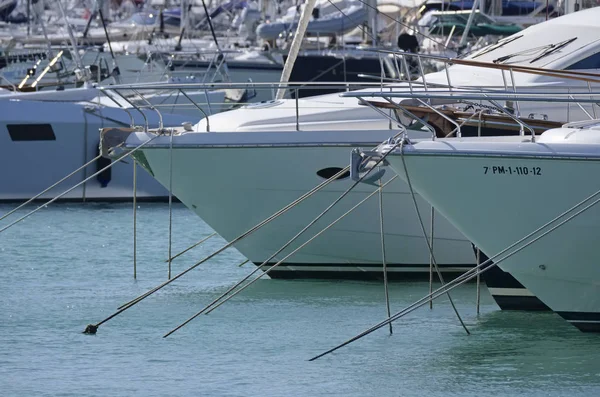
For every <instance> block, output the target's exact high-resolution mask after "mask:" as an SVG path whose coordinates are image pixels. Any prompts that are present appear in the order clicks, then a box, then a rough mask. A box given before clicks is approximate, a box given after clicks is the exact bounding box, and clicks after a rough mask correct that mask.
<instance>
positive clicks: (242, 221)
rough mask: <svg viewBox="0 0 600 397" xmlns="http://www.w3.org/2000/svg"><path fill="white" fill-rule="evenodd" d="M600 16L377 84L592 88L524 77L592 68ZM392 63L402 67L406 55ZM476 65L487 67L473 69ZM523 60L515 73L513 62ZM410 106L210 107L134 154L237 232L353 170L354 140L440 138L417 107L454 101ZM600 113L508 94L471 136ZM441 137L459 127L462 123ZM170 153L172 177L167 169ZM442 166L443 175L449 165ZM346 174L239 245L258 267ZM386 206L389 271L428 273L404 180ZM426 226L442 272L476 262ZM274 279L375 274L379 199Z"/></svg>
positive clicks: (220, 226)
mask: <svg viewBox="0 0 600 397" xmlns="http://www.w3.org/2000/svg"><path fill="white" fill-rule="evenodd" d="M598 18H600V9H590V10H586V11H581V12H578V13H574V14H570V15H567V16H564V17H560V18H556V19H554V20H551V21H549V22H546V23H542V24H539V25H535V26H532V27H530V28H527V29H525V30H523V31H521V32H519V33H518V34H516V35H513V36H510V37H507V38H505V39H503V40H501V41H500V42H498V43H497V44H495V45H493V46H489V47H487V48H484V49H482V50H480V51H479V52H477V53H475V54H472V55H471V56H469V57H468V58H467V59H466V60H467V61H468V62H471V64H459V62H458V61H455V62H454V64H452V63H453V62H452V60H450V61H447V63H448V64H452V65H451V66H449V67H448V68H447V69H446V70H445V71H441V72H437V73H432V74H427V75H424V76H421V77H419V78H418V79H417V80H413V81H408V82H402V83H400V82H399V83H393V84H388V85H384V86H382V87H380V88H378V90H381V91H386V92H387V91H390V92H395V93H403V92H415V91H419V90H420V91H422V92H423V95H427V94H428V93H430V92H431V90H433V89H437V90H445V91H446V92H448V91H449V90H462V91H469V90H472V89H475V88H477V89H478V90H480V89H482V88H478V87H483V89H487V90H501V91H506V90H509V91H511V90H512V91H514V90H516V91H519V92H521V91H531V92H533V93H537V94H538V95H540V94H541V96H543V93H544V92H551V91H553V92H556V91H557V90H562V91H563V92H582V91H583V92H585V91H587V90H588V89H592V88H593V87H594V86H595V84H596V83H591V84H590V85H589V86H588V82H587V81H580V80H578V79H563V78H561V77H560V76H558V75H557V74H553V73H538V74H530V73H526V72H525V68H534V69H536V70H539V69H542V68H543V69H548V70H550V69H558V70H568V71H576V72H586V70H588V69H593V70H595V68H596V67H597V64H598V62H600V56H599V55H598V54H600V39H598V37H599V36H598V33H599V31H600V27H599V26H598V24H597V19H598ZM382 56H395V55H388V54H383V55H382ZM396 61H397V62H398V64H402V60H401V58H400V59H396ZM478 62H479V63H481V64H482V65H486V67H477V66H476V65H475V64H476V63H478ZM400 67H401V66H400ZM517 67H518V68H520V69H515V70H512V69H510V68H517ZM593 70H592V71H593ZM406 74H407V72H405V75H406ZM413 77H414V76H413ZM384 81H385V80H384ZM368 91H369V90H368ZM370 91H373V90H372V89H371V90H370ZM359 93H360V91H359ZM424 98H425V97H424ZM410 101H412V102H406V103H408V104H412V105H414V106H415V107H416V106H417V105H418V109H416V110H415V109H412V110H414V111H412V112H411V113H412V115H413V116H417V115H416V113H418V111H420V112H421V113H419V114H421V116H417V117H418V118H420V120H421V122H418V121H415V120H416V119H415V118H414V117H412V118H411V117H408V118H407V117H406V115H400V116H401V117H399V118H398V120H396V119H394V118H393V117H392V118H391V119H390V118H387V117H386V116H390V115H393V110H392V109H385V108H384V109H374V108H373V107H372V106H365V104H366V105H371V104H370V103H368V102H369V101H368V100H364V98H363V100H362V101H360V102H359V100H358V99H357V98H353V97H344V96H342V97H340V96H339V95H338V94H332V95H325V96H317V97H311V98H305V99H298V100H289V99H287V100H286V99H284V100H276V101H270V102H264V103H259V104H255V105H250V106H245V107H242V108H240V109H236V110H233V111H230V112H226V113H222V114H218V115H214V116H210V117H208V118H205V119H203V120H201V121H200V122H199V123H198V124H196V125H195V126H194V127H193V128H189V129H188V130H184V129H176V130H173V132H172V144H173V145H172V152H171V150H169V148H170V146H169V145H170V142H171V141H170V140H171V136H169V135H167V136H164V137H159V138H157V139H155V140H154V141H152V142H151V143H149V144H148V145H147V146H145V147H144V148H143V149H142V150H140V151H139V152H137V153H138V154H137V157H139V158H140V159H142V158H143V161H142V160H140V162H142V163H143V164H144V167H145V168H146V170H147V171H148V172H150V173H151V174H152V175H153V176H154V178H156V179H157V180H158V181H159V182H161V183H162V184H163V185H164V186H168V185H169V183H170V180H169V178H170V175H173V180H172V182H173V190H174V192H175V194H176V196H177V197H178V198H179V199H180V200H181V201H182V202H183V203H185V205H186V206H187V207H188V208H190V209H191V210H192V211H194V212H195V213H196V214H197V215H198V216H200V217H201V218H202V219H204V220H205V221H206V222H207V223H208V224H209V225H210V226H211V227H212V228H213V229H215V231H217V232H218V233H219V234H221V235H222V236H223V237H224V238H225V239H227V240H231V239H233V238H235V237H237V236H238V235H240V234H242V233H243V232H244V231H246V230H248V229H249V228H251V227H252V226H254V225H255V224H257V223H259V222H260V221H262V220H263V219H265V218H267V217H268V216H270V215H271V214H273V213H274V212H276V211H277V210H279V209H281V208H282V207H284V206H285V205H287V204H289V203H290V202H292V201H294V200H295V199H297V198H298V197H299V196H301V195H302V194H303V193H305V192H307V191H308V190H310V189H312V188H313V187H315V186H316V185H318V184H319V183H321V182H323V181H324V180H325V179H327V178H329V177H331V176H333V175H335V174H336V172H338V171H340V170H341V169H343V168H344V167H345V166H347V165H348V153H349V151H350V150H351V148H353V147H362V148H372V147H376V146H377V145H378V144H379V143H380V142H381V141H382V140H384V139H387V138H389V137H390V136H392V135H394V134H396V133H397V132H398V131H400V130H402V129H403V128H405V127H406V128H408V130H409V133H410V134H409V135H410V137H411V139H415V138H430V137H431V136H432V132H433V133H435V134H443V135H444V136H445V135H446V134H445V130H444V128H445V127H444V125H441V130H440V131H437V130H436V131H434V130H433V129H431V127H428V126H424V124H423V123H424V120H423V117H426V116H427V115H424V112H425V113H426V112H429V113H430V115H433V113H435V114H436V115H439V114H440V113H443V112H446V111H447V110H448V109H446V108H441V107H439V106H442V105H447V104H448V102H446V103H440V102H439V101H438V102H437V103H434V102H435V101H433V102H427V101H426V100H422V101H421V102H419V101H415V100H414V99H411V100H410ZM450 104H451V105H452V106H459V107H461V108H460V109H458V110H457V111H456V112H454V111H453V113H452V114H458V113H460V112H461V111H463V112H465V111H469V110H468V109H469V108H472V109H476V110H477V112H479V114H481V115H482V117H483V116H484V112H483V110H484V108H482V107H481V106H480V104H479V103H468V102H462V103H460V102H459V103H457V102H456V101H450ZM434 105H435V106H438V107H434ZM595 110H596V109H595V108H594V107H593V106H592V105H590V104H587V105H582V106H581V107H579V106H567V105H564V104H557V103H552V102H545V103H544V102H542V101H540V102H538V103H533V102H527V103H519V102H516V103H511V102H510V101H507V102H506V103H505V106H504V113H502V114H501V115H502V116H503V117H504V119H502V120H500V121H499V122H496V123H495V124H494V123H491V124H490V125H489V126H488V127H486V128H488V129H487V130H484V131H481V129H478V128H471V132H470V134H472V135H478V134H481V135H498V134H507V133H508V134H513V135H516V136H518V135H519V133H522V132H523V131H522V128H520V127H522V126H520V125H519V123H520V122H519V121H518V119H519V118H521V119H531V120H534V121H535V120H540V121H548V122H554V124H551V125H550V126H548V127H546V128H549V127H551V126H560V125H562V124H563V123H565V122H567V121H569V120H571V119H575V120H579V119H582V118H585V117H588V116H587V115H590V117H592V115H593V113H594V112H595ZM457 112H458V113H457ZM471 112H472V110H471ZM472 115H473V116H476V115H477V113H473V114H472ZM485 115H487V113H485ZM485 117H487V116H485ZM490 117H492V118H493V117H495V115H494V114H491V115H490ZM405 119H407V120H406V121H405ZM464 119H473V117H472V116H471V117H463V121H464ZM507 120H508V122H507ZM400 122H402V123H403V124H404V126H403V125H400ZM461 122H462V121H461ZM465 122H466V121H465ZM507 126H508V128H507ZM466 129H467V128H466V127H465V135H466ZM190 130H191V131H190ZM507 130H511V131H512V132H510V131H508V132H507ZM520 130H521V131H520ZM449 133H450V136H453V135H452V134H453V133H454V134H456V130H454V132H453V131H452V130H450V131H449ZM465 135H463V136H465ZM154 136H155V133H154V132H148V133H144V132H134V133H131V134H129V136H128V137H127V138H126V141H125V147H126V148H129V149H132V148H134V147H136V146H138V145H140V144H141V143H143V142H145V141H147V140H148V139H150V138H152V137H154ZM171 156H172V158H173V162H172V164H173V169H172V172H170V168H169V167H170V158H171ZM391 174H393V173H392V172H391V171H390V170H387V169H383V170H382V173H380V174H379V175H380V176H381V175H382V177H381V179H380V180H381V183H387V182H388V181H389V180H390V178H391V177H392V175H391ZM444 175H445V176H446V177H448V174H444ZM371 182H372V183H371V184H366V183H362V184H359V185H358V186H357V187H356V188H354V189H353V190H352V191H351V192H350V194H349V195H348V196H347V197H346V198H345V199H343V200H342V201H341V202H340V203H339V204H338V205H337V206H336V207H334V208H333V209H332V211H330V212H329V213H328V214H327V215H326V216H325V217H323V218H322V219H321V221H320V222H318V223H317V224H316V225H315V226H314V227H313V229H311V230H309V231H308V232H307V236H306V237H303V238H301V239H299V240H298V241H297V243H296V244H295V245H292V246H290V248H289V250H291V249H293V248H295V247H296V246H297V245H299V244H301V243H302V242H304V241H305V240H306V239H308V237H309V236H311V235H312V234H314V233H316V232H317V231H318V230H320V228H322V227H325V226H326V225H328V224H329V223H331V222H333V221H334V220H335V219H336V218H337V217H338V216H340V215H341V214H343V213H344V212H345V211H347V210H348V209H349V208H350V207H352V206H353V205H355V204H356V203H358V202H359V201H360V200H362V199H364V198H365V197H367V195H368V194H370V193H371V192H373V191H374V190H375V189H377V188H378V184H379V181H376V180H375V181H371ZM353 183H354V181H352V180H351V178H350V177H349V176H348V174H344V175H342V176H341V177H339V178H338V179H337V180H336V181H335V182H334V183H331V184H330V185H328V186H327V187H326V188H324V189H323V190H320V191H319V192H317V193H316V194H314V195H313V196H312V197H311V198H310V199H307V200H306V201H305V202H303V203H301V204H300V205H298V206H296V207H295V208H293V209H292V210H290V211H289V212H288V213H286V214H285V215H283V216H282V217H280V218H278V219H277V220H276V221H274V222H272V223H271V224H269V225H267V226H265V227H264V228H262V229H261V230H259V231H258V232H256V233H254V234H252V235H251V236H250V237H248V238H247V239H244V240H243V241H241V242H240V243H238V244H236V248H237V249H238V250H239V251H240V252H241V253H242V254H244V255H245V256H246V257H248V258H249V259H250V260H251V261H252V262H254V263H256V264H260V263H262V262H263V261H265V260H267V259H268V258H269V257H270V255H271V254H272V253H273V252H275V251H276V250H277V249H278V248H280V247H281V246H282V245H283V244H284V243H285V242H287V241H288V240H289V239H290V238H291V237H292V236H294V235H295V234H296V233H297V232H298V231H299V230H300V229H302V227H303V226H305V225H306V224H307V223H308V222H309V221H310V220H312V219H314V218H315V217H316V216H317V215H318V214H319V213H321V212H322V211H323V210H324V209H325V208H326V207H327V206H328V205H329V204H330V203H332V202H333V200H335V199H336V198H337V197H338V196H339V195H340V194H341V193H342V192H344V191H346V190H347V189H348V188H350V187H351V186H352V184H353ZM418 202H419V206H420V207H421V211H420V212H421V214H422V215H423V222H424V223H425V224H426V225H429V223H430V218H429V213H430V206H429V204H427V203H426V202H425V201H423V200H422V199H420V198H418ZM383 213H384V218H385V225H384V232H385V241H386V246H387V250H386V256H387V258H386V259H387V263H388V269H389V272H390V277H392V278H401V279H406V278H413V277H421V278H426V277H428V273H429V264H430V258H429V256H430V255H429V251H428V250H427V244H426V240H425V237H424V236H423V235H422V231H421V228H420V226H419V222H418V218H417V215H416V213H415V211H414V207H413V205H412V199H411V196H410V194H409V190H408V187H407V186H406V184H404V183H403V182H401V181H399V180H394V181H392V182H391V183H390V184H389V185H388V186H386V187H385V189H384V193H383ZM434 223H435V224H434V230H435V232H434V242H433V247H434V253H435V256H436V259H437V262H438V264H439V265H440V267H441V269H442V271H445V272H447V273H450V274H452V275H457V274H459V273H461V272H463V271H465V270H466V269H468V268H470V267H471V266H473V265H474V255H473V251H472V248H471V244H470V242H469V241H468V239H466V238H465V237H464V236H463V235H462V234H461V233H460V232H459V231H458V230H457V229H456V228H454V227H453V226H452V225H450V223H449V222H448V221H447V220H446V219H444V218H443V217H442V216H436V217H435V222H434ZM286 252H289V251H284V252H283V253H282V254H281V255H280V256H278V257H276V258H273V259H272V260H271V261H270V263H271V264H272V263H275V262H276V261H277V260H278V259H281V257H283V255H285V253H286ZM269 275H270V276H272V277H288V278H291V277H323V278H325V277H328V278H378V277H381V276H382V248H381V235H380V222H379V204H378V200H376V199H371V200H369V201H367V202H365V203H364V204H363V205H362V206H361V207H359V208H358V209H356V210H355V211H354V212H353V214H352V215H349V216H347V217H345V218H344V219H342V220H341V221H339V222H338V223H336V224H335V225H334V226H333V227H331V228H330V229H329V230H327V231H326V232H325V233H324V235H323V236H322V238H320V239H318V240H316V241H313V242H311V243H310V244H309V245H307V246H306V247H305V248H303V249H302V250H301V251H299V252H298V253H297V254H295V255H294V256H293V257H291V258H290V259H289V260H288V261H286V262H284V263H283V264H282V265H281V266H279V267H277V268H276V269H274V270H273V271H272V272H270V273H269Z"/></svg>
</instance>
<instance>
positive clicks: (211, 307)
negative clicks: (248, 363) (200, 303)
mask: <svg viewBox="0 0 600 397" xmlns="http://www.w3.org/2000/svg"><path fill="white" fill-rule="evenodd" d="M397 177H398V175H394V176H393V177H392V178H390V180H389V181H387V182H386V183H385V184H384V185H383V187H385V186H387V185H388V184H389V183H391V182H392V181H393V180H395V179H396V178H397ZM383 187H382V188H383ZM377 192H378V190H374V191H373V192H371V193H370V194H369V195H368V196H367V197H365V198H364V199H362V200H361V201H360V202H359V203H358V204H356V205H355V206H354V207H352V208H350V209H349V210H348V211H346V212H345V213H344V214H342V215H341V216H340V217H338V218H337V219H335V220H334V221H333V222H331V223H330V224H329V225H327V226H326V227H324V228H323V229H321V231H319V232H318V233H317V234H315V235H314V236H312V237H311V238H310V239H308V240H307V241H306V242H304V243H303V244H301V245H300V246H299V247H298V248H296V249H294V250H293V251H292V252H290V253H289V254H287V255H286V256H285V257H284V258H283V259H281V260H280V261H278V262H277V263H275V264H274V265H272V266H270V267H269V268H268V269H267V270H265V271H264V272H263V273H261V274H260V275H259V276H258V277H256V278H254V279H253V280H252V281H250V282H249V283H247V284H245V285H244V286H242V287H241V288H240V289H238V290H235V289H236V288H237V287H239V286H240V285H241V284H243V283H244V282H245V281H247V280H248V279H249V278H250V277H251V276H252V275H254V274H255V273H256V272H258V271H259V270H261V267H262V266H264V265H265V263H266V262H265V263H263V264H262V265H261V266H259V267H257V268H256V269H254V270H253V271H252V272H251V273H250V274H248V275H247V276H246V277H244V278H243V279H242V280H240V281H238V282H237V283H236V284H235V285H234V286H232V287H230V288H229V289H228V290H227V291H225V292H224V293H222V294H221V295H220V296H219V297H217V298H216V299H214V300H213V301H212V302H211V303H209V304H208V305H206V306H205V307H204V308H203V309H202V310H200V311H199V312H197V313H196V314H194V315H193V316H192V317H190V318H189V319H187V320H186V321H185V322H183V323H181V324H180V325H178V326H177V327H175V328H173V329H172V330H171V331H169V332H168V333H166V334H165V335H164V336H163V337H164V338H166V337H168V336H169V335H171V334H172V333H174V332H175V331H177V330H179V329H181V328H182V327H184V326H185V325H187V324H188V323H190V322H191V321H192V320H194V319H195V318H196V317H198V316H199V315H201V314H203V313H205V314H209V313H210V312H212V311H213V310H215V309H216V308H218V307H219V306H221V305H222V304H224V303H225V302H227V301H228V300H229V299H231V298H233V297H234V296H236V295H237V294H239V293H240V292H242V291H243V290H244V289H246V288H247V287H249V286H250V285H252V284H254V283H255V282H256V281H258V280H259V279H261V278H262V277H264V276H266V275H268V274H269V272H271V270H273V269H275V268H276V267H278V266H279V265H281V264H282V263H283V262H285V261H286V260H287V259H288V258H290V257H291V256H292V255H295V254H296V253H297V252H298V251H300V250H301V249H302V248H304V247H305V246H307V245H308V244H309V243H310V242H312V241H313V240H315V239H316V238H317V237H319V236H320V235H322V234H323V233H325V232H326V231H327V230H329V229H330V228H331V227H333V226H334V225H335V224H337V223H338V222H339V221H340V220H342V219H343V218H345V217H346V216H347V215H348V214H350V213H351V212H353V211H354V210H355V209H356V208H358V207H359V206H360V205H362V204H363V203H364V202H365V201H367V200H368V199H369V198H371V197H373V196H374V195H375V193H377ZM234 290H235V291H234ZM232 291H234V292H232ZM230 293H231V294H230ZM223 298H225V299H223ZM221 299H223V300H221Z"/></svg>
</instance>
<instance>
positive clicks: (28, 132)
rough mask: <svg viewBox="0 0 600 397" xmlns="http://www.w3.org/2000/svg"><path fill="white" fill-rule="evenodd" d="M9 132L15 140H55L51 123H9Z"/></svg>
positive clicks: (7, 126)
mask: <svg viewBox="0 0 600 397" xmlns="http://www.w3.org/2000/svg"><path fill="white" fill-rule="evenodd" d="M6 128H7V129H8V134H9V135H10V139H12V140H13V141H55V140H56V136H55V135H54V131H53V130H52V126H51V125H50V124H7V125H6Z"/></svg>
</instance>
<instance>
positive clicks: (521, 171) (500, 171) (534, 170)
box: [483, 165, 542, 176]
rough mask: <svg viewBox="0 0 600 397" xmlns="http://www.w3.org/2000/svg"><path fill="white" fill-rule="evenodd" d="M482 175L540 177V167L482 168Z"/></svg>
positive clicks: (502, 166)
mask: <svg viewBox="0 0 600 397" xmlns="http://www.w3.org/2000/svg"><path fill="white" fill-rule="evenodd" d="M483 173H484V175H487V174H490V175H536V176H537V175H542V168H541V167H513V166H510V165H509V166H505V165H494V166H487V165H484V166H483Z"/></svg>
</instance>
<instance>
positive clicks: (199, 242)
mask: <svg viewBox="0 0 600 397" xmlns="http://www.w3.org/2000/svg"><path fill="white" fill-rule="evenodd" d="M216 235H217V232H214V233H213V234H210V235H208V236H207V237H204V238H203V239H202V240H200V241H198V242H197V243H195V244H193V245H190V246H189V247H187V248H186V249H184V250H183V251H181V252H180V253H178V254H177V255H174V256H172V257H171V261H173V260H174V259H175V258H178V257H180V256H181V255H183V254H185V253H186V252H188V251H189V250H191V249H193V248H196V247H197V246H199V245H200V244H202V243H203V242H205V241H206V240H208V239H209V238H211V237H214V236H216ZM167 262H169V259H167V260H165V263H167Z"/></svg>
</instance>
